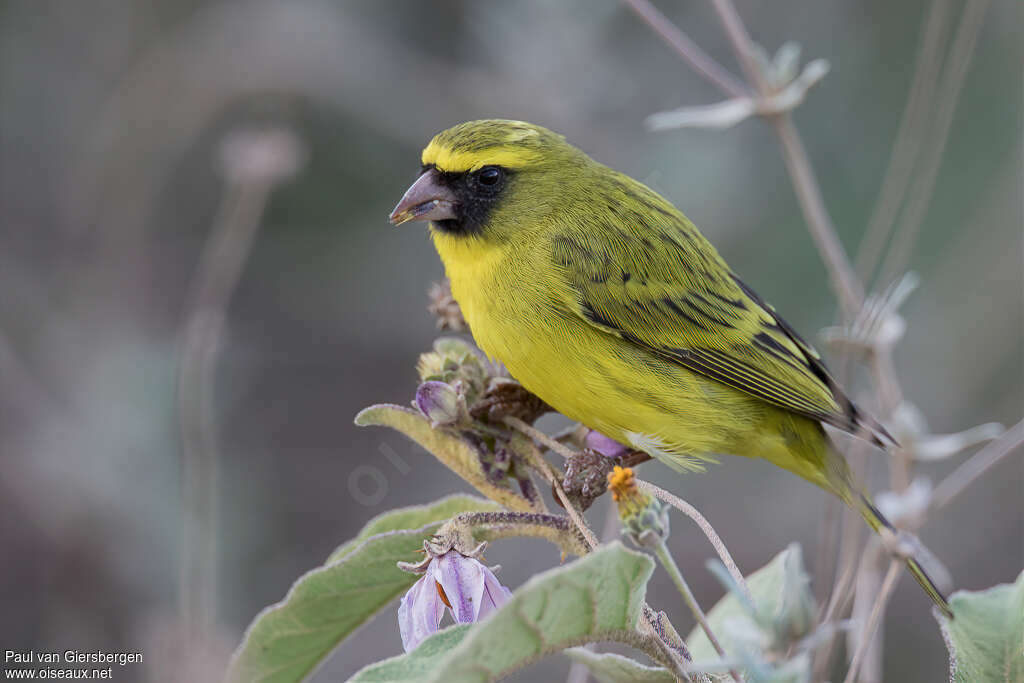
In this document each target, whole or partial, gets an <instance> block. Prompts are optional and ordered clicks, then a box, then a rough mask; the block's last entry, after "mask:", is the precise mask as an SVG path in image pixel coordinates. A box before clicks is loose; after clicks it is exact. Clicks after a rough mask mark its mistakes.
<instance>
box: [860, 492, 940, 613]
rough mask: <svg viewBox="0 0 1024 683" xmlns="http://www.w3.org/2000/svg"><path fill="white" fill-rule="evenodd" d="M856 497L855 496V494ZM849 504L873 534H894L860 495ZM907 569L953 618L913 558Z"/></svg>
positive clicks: (866, 499) (889, 526) (937, 590)
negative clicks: (885, 531) (886, 532)
mask: <svg viewBox="0 0 1024 683" xmlns="http://www.w3.org/2000/svg"><path fill="white" fill-rule="evenodd" d="M855 495H856V494H855ZM850 504H851V505H853V506H854V508H855V509H856V510H857V512H859V513H860V514H861V516H862V517H864V521H865V522H867V523H868V526H870V527H871V528H872V529H873V530H874V531H875V533H882V530H883V529H887V530H889V531H891V532H893V533H896V529H895V528H894V527H893V525H892V524H890V523H889V520H887V519H886V518H885V517H884V516H883V515H882V513H881V512H879V511H878V508H876V507H875V506H874V505H873V504H872V503H871V500H870V499H869V498H868V497H867V496H865V495H863V494H860V495H859V496H857V497H856V498H855V500H853V501H850ZM907 569H908V570H909V571H910V574H911V576H913V577H914V580H915V581H917V583H918V584H919V585H920V586H921V588H923V589H924V592H925V593H927V594H928V597H929V598H931V599H932V602H934V603H935V604H936V605H937V606H938V608H939V609H940V610H942V613H943V614H945V615H946V616H947V617H949V618H950V619H952V618H953V611H952V610H951V609H950V607H949V603H948V602H947V601H946V598H945V596H944V595H943V594H942V591H940V590H939V589H938V587H937V586H936V585H935V582H934V581H932V580H931V577H929V576H928V574H927V573H926V572H925V570H924V568H923V567H921V565H920V564H919V563H918V561H917V560H915V559H914V558H913V557H908V558H907Z"/></svg>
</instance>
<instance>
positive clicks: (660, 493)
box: [636, 479, 754, 603]
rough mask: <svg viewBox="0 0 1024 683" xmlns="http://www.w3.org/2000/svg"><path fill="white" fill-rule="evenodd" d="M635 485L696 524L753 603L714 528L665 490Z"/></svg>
mask: <svg viewBox="0 0 1024 683" xmlns="http://www.w3.org/2000/svg"><path fill="white" fill-rule="evenodd" d="M636 485H637V487H638V488H639V489H640V490H641V491H646V492H647V493H650V494H651V495H653V496H656V497H657V498H660V499H661V500H663V501H665V502H666V503H668V504H669V505H671V506H672V507H674V508H675V509H677V510H679V511H680V512H682V513H683V514H684V515H686V516H687V517H689V518H690V519H692V520H693V521H694V522H696V523H697V526H699V527H700V528H701V531H703V532H704V535H705V536H707V537H708V540H709V541H711V545H713V546H714V547H715V550H716V551H717V552H718V557H720V558H721V559H722V564H724V565H725V568H726V569H728V570H729V574H730V575H731V576H732V578H733V580H734V581H735V582H736V585H737V586H739V587H740V590H741V591H743V594H744V595H745V596H746V597H747V599H748V600H750V602H751V603H753V602H754V597H753V595H752V594H751V592H750V589H749V588H748V587H747V581H746V579H744V578H743V574H742V572H740V569H739V567H737V566H736V562H735V561H733V559H732V555H730V554H729V549H728V548H726V547H725V544H724V543H722V539H721V538H720V537H719V536H718V532H716V531H715V528H714V527H713V526H711V524H710V523H709V522H708V520H706V519H705V518H704V515H702V514H700V512H698V510H697V508H695V507H693V506H692V505H690V504H689V503H687V502H686V501H685V500H683V499H682V498H679V497H677V496H674V495H672V494H671V493H669V492H668V491H666V490H665V489H662V488H659V487H657V486H655V485H654V484H651V483H650V482H646V481H643V480H642V479H637V480H636Z"/></svg>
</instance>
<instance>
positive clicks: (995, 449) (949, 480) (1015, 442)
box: [929, 420, 1024, 510]
mask: <svg viewBox="0 0 1024 683" xmlns="http://www.w3.org/2000/svg"><path fill="white" fill-rule="evenodd" d="M1022 444H1024V420H1021V421H1020V422H1018V423H1017V424H1015V425H1014V426H1012V427H1010V428H1009V429H1007V430H1006V431H1005V432H1003V435H1002V436H1000V437H999V438H998V439H996V440H995V441H990V442H989V443H988V444H987V445H986V446H985V447H984V448H982V449H981V450H980V451H978V452H977V453H975V454H974V455H972V456H971V457H970V458H969V459H968V460H965V461H964V462H963V463H962V464H961V465H960V466H959V467H957V468H956V469H955V470H953V473H952V474H950V475H949V476H948V477H946V478H945V479H943V480H942V481H941V482H940V483H939V485H938V486H936V487H935V491H934V492H933V493H932V500H931V505H930V506H929V507H930V508H931V509H932V510H938V509H939V508H941V507H943V506H945V505H948V504H949V502H950V501H951V500H953V499H954V498H956V497H957V496H958V495H960V494H961V493H963V491H964V489H966V488H967V487H968V486H970V485H971V482H973V481H974V480H975V479H977V478H978V477H980V476H981V475H982V474H984V473H985V471H986V470H988V469H989V468H990V467H992V466H993V465H995V464H996V463H997V462H999V461H1000V460H1002V459H1003V458H1005V457H1006V456H1007V455H1009V454H1010V453H1012V452H1014V451H1015V450H1017V449H1018V448H1020V447H1021V445H1022Z"/></svg>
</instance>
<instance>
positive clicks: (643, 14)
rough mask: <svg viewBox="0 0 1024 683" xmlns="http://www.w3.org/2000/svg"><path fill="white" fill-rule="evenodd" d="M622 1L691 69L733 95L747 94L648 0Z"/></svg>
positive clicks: (743, 88)
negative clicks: (687, 63)
mask: <svg viewBox="0 0 1024 683" xmlns="http://www.w3.org/2000/svg"><path fill="white" fill-rule="evenodd" d="M623 2H624V3H625V4H626V5H628V6H629V8H630V9H631V10H633V11H634V12H636V14H637V16H639V17H640V18H641V19H642V20H643V21H644V22H645V23H646V24H647V25H648V26H650V27H651V29H652V30H653V31H654V32H655V33H657V34H658V35H659V36H661V39H662V40H664V41H665V42H666V43H668V44H669V45H670V46H671V47H672V48H673V49H674V50H675V51H676V52H678V53H679V56H681V57H682V58H683V59H685V60H686V61H687V62H689V63H690V66H692V67H693V69H694V71H696V72H697V73H698V74H700V75H701V76H703V77H704V78H705V79H706V80H707V81H708V82H710V83H712V84H713V85H715V86H717V87H718V89H719V90H721V91H723V92H725V93H726V94H728V95H732V96H733V97H746V96H747V95H749V89H748V88H747V86H746V85H745V84H744V83H743V82H742V81H740V80H739V79H737V78H736V77H735V76H733V75H732V74H731V73H729V71H728V70H727V69H726V68H725V67H723V66H722V65H721V64H719V63H718V62H716V61H715V60H714V59H713V58H712V57H710V56H709V55H708V54H707V53H706V52H704V51H703V50H701V49H700V47H698V46H697V44H696V43H694V42H693V41H692V40H691V39H690V37H689V36H687V35H686V34H685V33H683V31H682V30H681V29H680V28H679V27H678V26H676V25H675V24H673V23H672V22H671V21H669V19H668V17H666V16H665V15H664V14H662V13H661V12H660V11H659V10H658V8H656V7H655V6H654V5H652V4H651V3H650V2H648V0H623Z"/></svg>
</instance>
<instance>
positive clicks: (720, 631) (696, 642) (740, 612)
mask: <svg viewBox="0 0 1024 683" xmlns="http://www.w3.org/2000/svg"><path fill="white" fill-rule="evenodd" d="M790 552H791V550H790V549H788V548H787V549H786V550H783V551H782V552H781V553H779V554H778V555H776V556H775V557H774V558H772V560H771V562H769V563H768V564H766V565H765V566H763V567H761V568H760V569H758V570H757V571H756V572H754V573H753V574H751V575H750V576H747V577H745V578H746V580H747V587H748V588H750V593H751V595H752V596H753V598H754V602H755V603H756V605H757V609H758V611H759V612H761V613H767V614H773V613H776V612H778V611H779V610H780V609H781V608H782V603H783V586H784V584H785V581H786V556H787V554H788V553H790ZM747 615H748V612H747V610H746V609H745V608H744V607H743V605H742V603H741V602H740V601H739V599H738V598H737V597H736V596H735V595H734V594H733V593H727V594H726V595H725V597H723V598H722V599H721V600H719V601H718V603H717V604H716V605H715V606H714V607H713V608H711V611H710V612H708V613H707V617H708V623H709V624H710V625H711V630H712V632H713V633H714V634H715V635H716V636H718V639H719V640H720V641H721V643H722V647H723V648H725V651H726V653H727V654H733V653H735V652H736V648H735V647H733V645H734V643H733V642H731V640H732V639H731V638H730V637H729V629H727V628H724V626H725V623H726V622H727V621H730V620H732V619H738V618H741V617H746V616H747ZM686 647H687V648H689V650H690V655H691V656H692V657H693V660H694V661H695V662H701V661H712V660H716V659H718V653H717V652H715V649H714V648H713V647H712V646H711V642H710V641H709V640H708V637H707V636H706V635H705V634H704V631H703V629H701V628H700V627H699V626H695V627H694V628H693V630H692V631H690V634H689V635H688V636H687V637H686Z"/></svg>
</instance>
